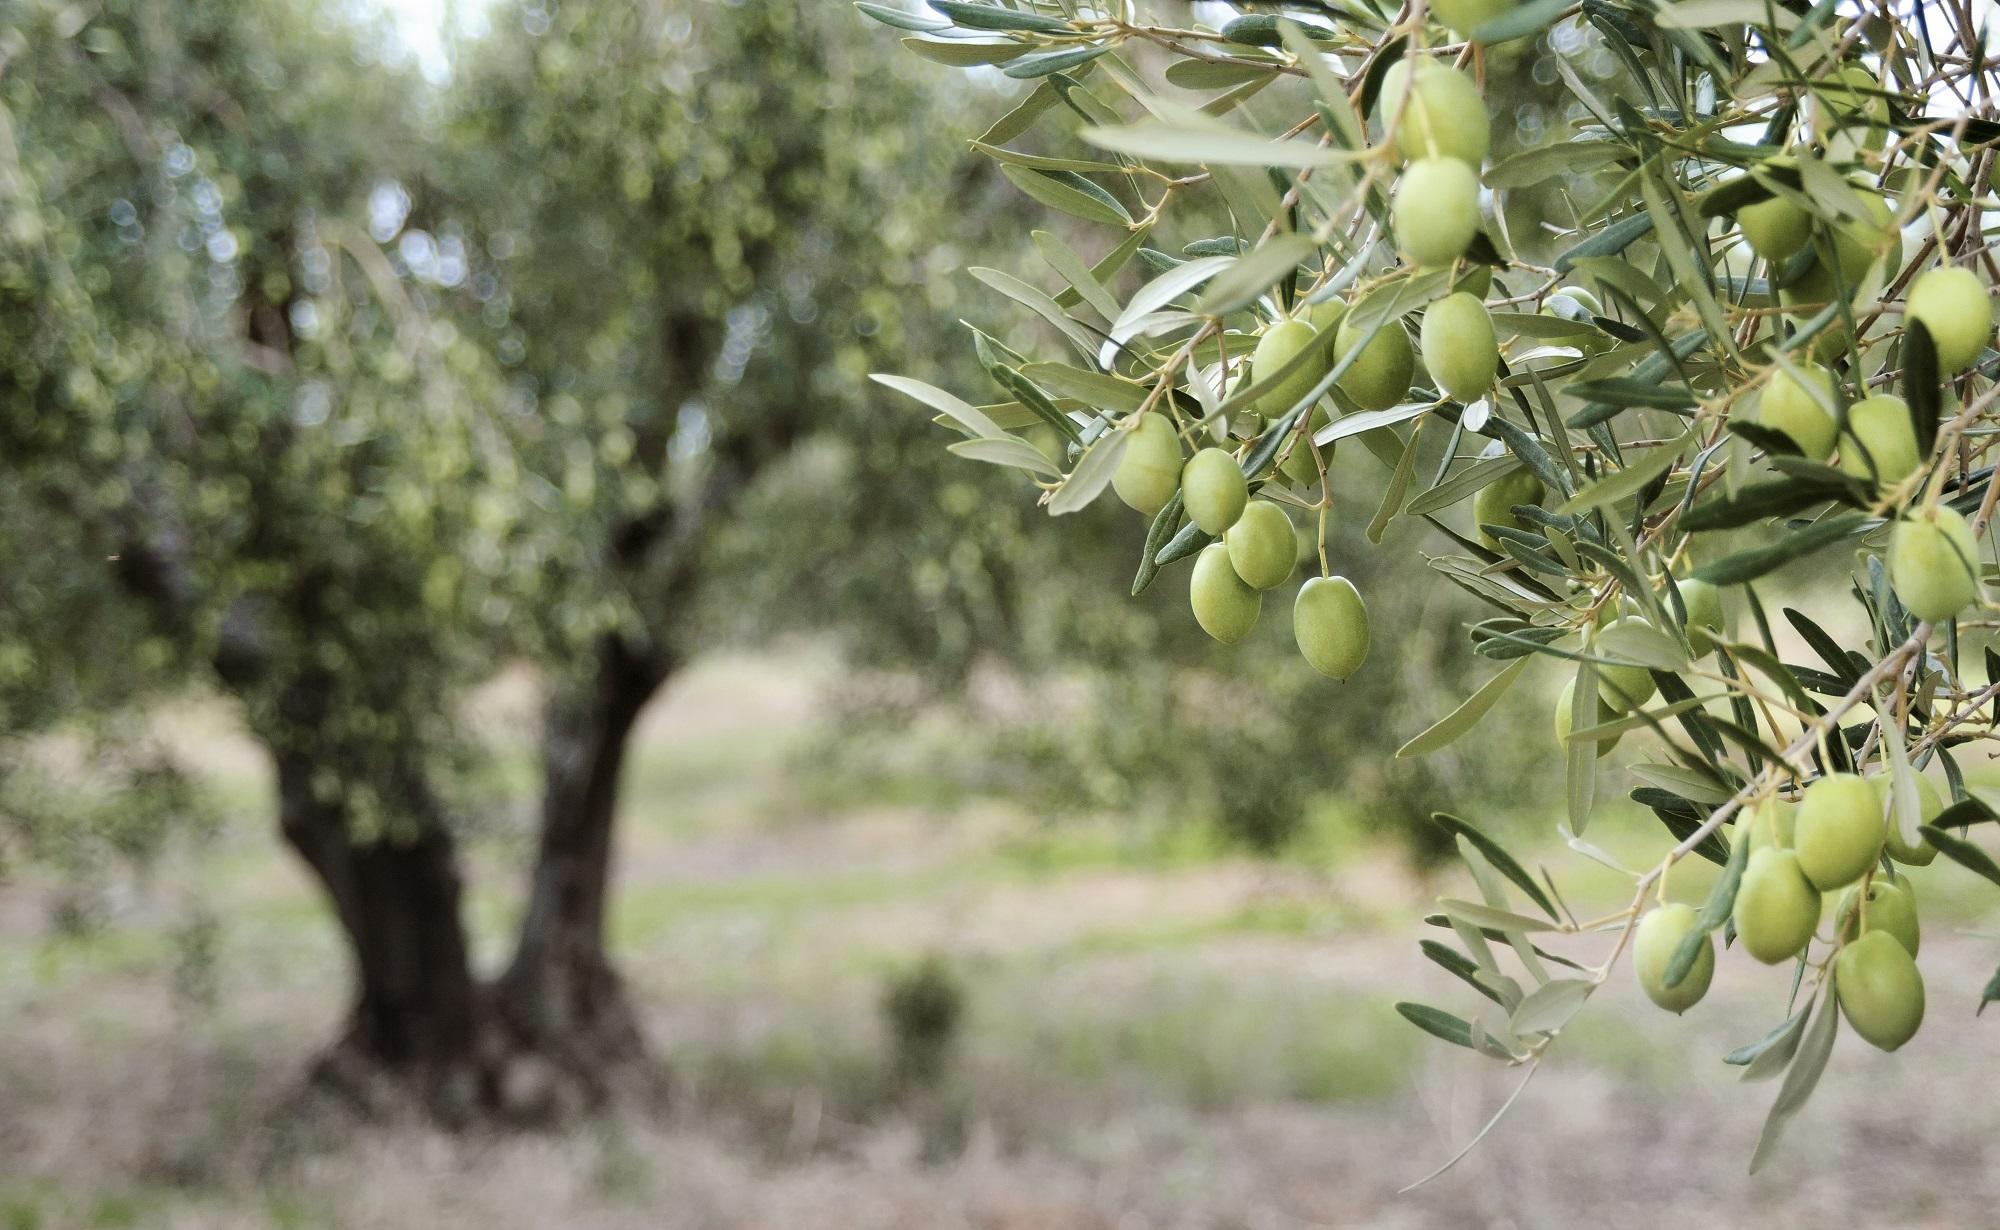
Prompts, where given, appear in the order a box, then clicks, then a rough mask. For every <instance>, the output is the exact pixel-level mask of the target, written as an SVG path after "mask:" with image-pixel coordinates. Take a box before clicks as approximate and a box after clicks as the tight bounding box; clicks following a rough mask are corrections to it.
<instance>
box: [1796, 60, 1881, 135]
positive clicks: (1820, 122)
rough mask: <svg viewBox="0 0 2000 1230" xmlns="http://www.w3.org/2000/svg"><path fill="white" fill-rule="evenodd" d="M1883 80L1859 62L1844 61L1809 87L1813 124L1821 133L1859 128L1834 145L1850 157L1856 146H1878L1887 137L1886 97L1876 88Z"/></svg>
mask: <svg viewBox="0 0 2000 1230" xmlns="http://www.w3.org/2000/svg"><path fill="white" fill-rule="evenodd" d="M1881 88H1882V83H1881V82H1880V81H1878V80H1876V78H1875V74H1874V73H1872V72H1870V71H1869V70H1868V69H1867V68H1865V67H1863V66H1862V65H1860V64H1852V63H1850V64H1843V65H1841V66H1840V68H1839V69H1837V70H1836V71H1835V72H1834V73H1833V74H1832V75H1831V76H1830V77H1828V78H1826V79H1824V80H1820V81H1816V82H1814V83H1813V87H1812V100H1813V107H1814V113H1815V126H1816V127H1817V128H1818V129H1819V130H1820V131H1822V132H1827V131H1831V130H1834V129H1856V128H1859V129H1861V130H1862V132H1861V135H1860V136H1859V137H1854V136H1853V135H1852V134H1851V133H1844V134H1843V135H1844V136H1846V137H1847V138H1848V139H1847V140H1846V141H1844V142H1836V143H1834V148H1835V149H1836V150H1837V151H1838V152H1840V153H1842V154H1844V155H1848V156H1851V155H1853V154H1854V153H1855V152H1856V150H1858V149H1879V148H1881V146H1882V143H1883V142H1884V141H1885V140H1887V139H1888V135H1889V132H1888V123H1889V100H1888V99H1886V98H1883V97H1882V96H1881V95H1880V93H1879V91H1880V90H1881Z"/></svg>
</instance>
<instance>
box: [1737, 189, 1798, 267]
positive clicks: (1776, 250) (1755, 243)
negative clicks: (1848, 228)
mask: <svg viewBox="0 0 2000 1230" xmlns="http://www.w3.org/2000/svg"><path fill="white" fill-rule="evenodd" d="M1736 225H1738V226H1739V227H1741V228H1743V238H1744V239H1745V240H1747V241H1748V242H1749V244H1750V250H1751V251H1752V252H1755V253H1756V254H1757V255H1759V256H1761V257H1763V258H1764V259H1765V260H1767V261H1781V260H1786V259H1788V258H1790V257H1793V256H1796V255H1798V254H1799V252H1800V251H1802V250H1803V249H1804V248H1805V246H1806V244H1807V243H1809V242H1811V241H1812V215H1811V214H1809V213H1807V212H1806V211H1805V210H1803V209H1801V208H1799V207H1798V206H1797V205H1794V204H1793V203H1792V202H1790V201H1788V200H1786V199H1785V198H1784V197H1781V196H1773V197H1770V198H1768V199H1766V200H1762V201H1758V202H1757V203H1756V204H1754V205H1745V206H1744V207H1743V208H1741V209H1739V210H1737V211H1736Z"/></svg>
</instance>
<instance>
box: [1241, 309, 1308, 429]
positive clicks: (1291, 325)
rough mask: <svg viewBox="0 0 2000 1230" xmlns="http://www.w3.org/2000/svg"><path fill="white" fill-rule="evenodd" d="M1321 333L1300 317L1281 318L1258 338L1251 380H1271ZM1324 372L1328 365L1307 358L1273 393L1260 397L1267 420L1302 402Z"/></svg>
mask: <svg viewBox="0 0 2000 1230" xmlns="http://www.w3.org/2000/svg"><path fill="white" fill-rule="evenodd" d="M1317 336H1318V334H1317V333H1316V332H1315V331H1314V329H1313V326H1312V325H1310V324H1308V323H1307V322H1305V321H1303V320H1296V319H1295V320H1281V321H1279V322H1278V323H1277V324H1275V325H1272V326H1271V327H1270V328H1268V329H1266V330H1264V335H1263V336H1262V337H1260V338H1258V339H1257V348H1256V349H1255V350H1253V351H1251V352H1250V382H1251V383H1252V384H1256V385H1262V384H1264V383H1266V382H1268V381H1270V380H1271V379H1272V378H1273V377H1275V376H1276V375H1277V374H1278V373H1279V372H1280V371H1282V370H1283V369H1284V366H1285V364H1287V363H1290V362H1291V361H1292V359H1293V358H1294V357H1295V356H1297V355H1298V354H1299V352H1301V351H1303V350H1306V349H1308V348H1309V347H1311V345H1312V344H1313V341H1314V339H1315V338H1316V337H1317ZM1324 375H1326V368H1324V367H1322V366H1320V365H1319V364H1318V363H1315V362H1314V361H1313V360H1311V359H1307V360H1305V361H1304V362H1302V363H1300V364H1299V365H1298V366H1297V367H1295V368H1293V369H1292V370H1291V372H1290V373H1289V374H1288V375H1286V376H1285V378H1284V379H1283V380H1281V381H1279V382H1278V383H1277V384H1274V385H1272V386H1271V390H1270V392H1268V393H1263V394H1260V395H1259V396H1258V398H1257V400H1256V403H1255V408H1256V411H1257V413H1259V414H1261V415H1263V416H1264V417H1265V418H1267V419H1268V418H1276V417H1278V416H1279V415H1281V414H1283V413H1284V412H1285V411H1287V410H1290V409H1291V408H1292V407H1293V406H1296V405H1298V404H1299V400H1300V399H1301V398H1303V397H1304V396H1305V395H1306V394H1308V393H1310V392H1312V391H1313V386H1314V385H1316V384H1318V383H1319V381H1320V377H1322V376H1324Z"/></svg>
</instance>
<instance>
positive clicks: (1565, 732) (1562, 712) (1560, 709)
mask: <svg viewBox="0 0 2000 1230" xmlns="http://www.w3.org/2000/svg"><path fill="white" fill-rule="evenodd" d="M1575 707H1576V694H1575V693H1574V692H1571V691H1569V690H1568V689H1564V690H1563V691H1562V692H1560V693H1558V694H1557V696H1556V714H1555V725H1556V745H1557V746H1558V747H1560V748H1562V749H1563V750H1564V751H1568V750H1569V732H1570V731H1571V730H1573V729H1575V717H1574V716H1573V715H1572V713H1571V710H1573V709H1574V708H1575ZM1617 716H1618V715H1617V714H1616V713H1613V712H1612V711H1611V707H1610V706H1609V705H1606V704H1605V703H1604V698H1603V697H1601V696H1600V697H1598V698H1597V713H1596V716H1595V718H1594V720H1592V721H1591V723H1590V725H1592V726H1602V725H1604V724H1605V723H1607V722H1610V721H1612V720H1613V719H1615V718H1616V717H1617ZM1624 737H1625V734H1624V732H1623V731H1620V732H1619V733H1617V734H1615V735H1612V736H1611V737H1610V738H1608V739H1606V738H1600V739H1598V740H1597V754H1598V755H1599V756H1607V755H1609V754H1610V753H1611V749H1612V748H1614V747H1617V746H1618V741H1619V740H1620V739H1623V738H1624Z"/></svg>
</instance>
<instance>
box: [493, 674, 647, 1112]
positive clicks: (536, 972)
mask: <svg viewBox="0 0 2000 1230" xmlns="http://www.w3.org/2000/svg"><path fill="white" fill-rule="evenodd" d="M669 670H670V665H669V664H668V663H667V662H665V661H664V660H662V659H661V658H659V657H657V656H655V655H652V654H649V653H645V652H642V651H639V650H635V649H634V648H633V647H632V646H631V645H629V644H628V643H627V642H626V641H624V640H623V639H621V638H617V637H606V638H604V640H603V641H602V642H601V643H600V645H599V647H598V651H597V653H596V655H595V659H594V661H593V663H592V666H591V670H590V671H589V673H588V677H586V678H584V679H581V680H579V681H577V683H576V685H575V686H574V687H572V688H568V689H562V690H559V692H558V694H557V695H556V697H555V698H554V699H553V700H552V702H551V704H550V708H549V714H548V725H547V730H546V732H545V734H544V744H543V770H544V774H545V778H544V785H543V796H542V831H541V844H540V848H539V850H538V852H537V855H536V860H535V869H534V879H533V882H532V884H531V885H530V889H529V898H528V908H527V912H526V914H525V916H524V917H523V919H522V922H521V932H520V938H519V942H518V945H517V947H516V949H515V953H514V959H513V962H512V964H511V965H510V966H509V967H508V969H507V972H506V974H505V975H503V976H502V977H501V979H500V981H499V982H498V984H497V985H496V986H495V988H494V1009H495V1015H496V1023H497V1024H498V1025H499V1026H500V1028H502V1029H503V1030H504V1031H505V1033H506V1041H507V1045H508V1049H509V1050H510V1051H511V1052H513V1053H514V1054H515V1055H516V1056H518V1057H519V1058H517V1059H516V1060H515V1061H514V1062H513V1063H512V1064H511V1065H510V1071H509V1073H508V1078H507V1087H506V1088H505V1089H503V1092H502V1102H503V1104H505V1105H507V1106H508V1107H509V1108H510V1109H512V1110H514V1111H515V1112H517V1113H526V1114H539V1113H546V1112H550V1111H560V1110H562V1109H566V1107H565V1106H564V1105H563V1103H565V1102H567V1101H569V1100H572V1099H576V1098H581V1099H582V1100H584V1101H585V1102H587V1103H596V1102H601V1101H602V1100H604V1099H605V1098H607V1097H608V1096H610V1095H611V1094H612V1093H613V1092H614V1090H615V1089H618V1088H621V1087H627V1086H629V1085H630V1084H631V1083H632V1082H633V1081H634V1080H640V1079H642V1078H643V1074H644V1071H645V1069H644V1068H643V1066H642V1065H639V1064H638V1063H637V1061H639V1060H641V1059H643V1057H644V1055H645V1040H644V1037H643V1035H642V1033H641V1030H640V1028H639V1024H638V1020H637V1018H636V1016H635V1015H634V1013H633V1011H632V1008H631V1005H630V1003H629V1002H628V1000H627V998H626V993H625V984H624V980H623V979H622V978H620V977H619V975H618V972H617V970H616V969H615V968H614V967H613V966H612V963H611V960H610V958H609V956H608V955H607V953H606V951H605V934H604V917H605V900H606V896H607V894H608V892H609V888H610V879H611V849H612V830H613V824H614V820H615V817H616V814H617V806H618V787H619V778H620V774H621V770H622V769H623V767H624V762H625V748H626V744H627V742H628V741H629V739H630V736H631V733H632V727H633V724H634V723H635V722H636V721H637V720H638V716H639V712H640V710H641V709H643V708H644V707H645V704H646V701H647V700H648V699H649V698H651V696H652V695H653V693H654V692H655V691H656V690H658V688H659V686H660V684H661V682H662V681H663V680H664V679H665V678H666V676H667V673H668V671H669ZM550 1100H554V1103H555V1104H553V1105H547V1106H544V1105H539V1104H538V1103H539V1102H544V1101H550Z"/></svg>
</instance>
